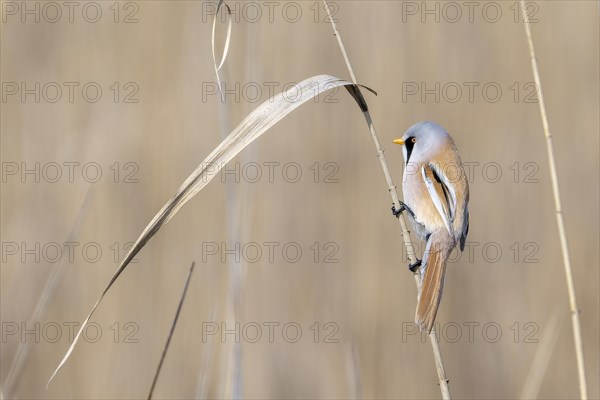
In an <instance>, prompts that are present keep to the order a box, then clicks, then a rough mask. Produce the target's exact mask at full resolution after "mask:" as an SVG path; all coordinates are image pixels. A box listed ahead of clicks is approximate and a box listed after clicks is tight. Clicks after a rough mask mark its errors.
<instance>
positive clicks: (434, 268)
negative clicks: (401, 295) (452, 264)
mask: <svg viewBox="0 0 600 400" xmlns="http://www.w3.org/2000/svg"><path fill="white" fill-rule="evenodd" d="M454 244H455V243H454V241H453V240H452V239H450V238H449V237H448V236H447V235H439V234H436V233H434V234H432V235H431V236H430V237H429V240H428V241H427V247H426V249H425V255H424V257H423V270H424V272H423V273H422V279H421V291H420V292H419V302H418V304H417V312H416V314H415V323H416V324H417V325H419V327H420V328H421V330H422V331H425V332H427V333H429V332H431V329H432V328H433V323H434V322H435V316H436V314H437V311H438V308H439V306H440V300H441V299H442V291H443V289H444V277H445V275H446V261H447V260H448V257H449V256H450V253H451V252H452V249H453V248H454Z"/></svg>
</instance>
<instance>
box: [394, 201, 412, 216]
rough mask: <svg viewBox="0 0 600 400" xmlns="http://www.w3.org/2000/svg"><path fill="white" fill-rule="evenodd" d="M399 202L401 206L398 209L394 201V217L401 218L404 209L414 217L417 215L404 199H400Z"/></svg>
mask: <svg viewBox="0 0 600 400" xmlns="http://www.w3.org/2000/svg"><path fill="white" fill-rule="evenodd" d="M399 203H400V208H398V209H396V205H395V204H394V203H392V214H394V217H396V218H400V214H402V213H403V212H404V211H408V212H409V213H410V215H412V216H413V217H414V216H415V213H413V211H412V210H411V209H410V207H409V206H407V205H406V203H404V202H403V201H399Z"/></svg>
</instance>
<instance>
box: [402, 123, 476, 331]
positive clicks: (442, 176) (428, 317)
mask: <svg viewBox="0 0 600 400" xmlns="http://www.w3.org/2000/svg"><path fill="white" fill-rule="evenodd" d="M395 143H399V144H402V145H403V149H402V150H403V154H404V159H405V161H406V165H405V168H404V175H403V181H402V188H403V193H404V203H405V204H406V206H407V207H408V209H409V210H410V212H409V213H408V218H409V221H410V222H411V224H412V226H413V228H414V231H415V233H416V234H417V236H419V237H420V238H421V239H422V240H425V241H426V242H427V245H426V250H425V254H424V255H423V260H422V266H421V288H420V291H419V297H418V304H417V310H416V315H415V322H416V323H417V324H418V325H419V326H420V327H421V329H422V330H424V331H426V332H430V331H431V329H432V328H433V324H434V322H435V317H436V314H437V310H438V308H439V305H440V300H441V297H442V292H443V288H444V278H445V274H446V262H447V260H448V257H449V256H450V253H451V252H452V249H454V247H455V246H456V244H457V243H460V248H461V250H462V249H463V248H464V243H465V240H466V236H467V233H468V227H469V211H468V207H467V205H468V202H469V186H468V183H467V178H466V175H465V172H464V169H463V167H462V162H461V160H460V157H459V155H458V150H457V149H456V146H455V144H454V141H453V140H452V138H451V137H450V135H448V133H447V132H446V131H445V130H444V129H443V128H442V127H441V126H439V125H437V124H435V123H433V122H420V123H418V124H415V125H413V126H412V127H411V128H409V129H408V131H407V132H406V133H405V134H404V136H403V137H402V139H398V140H396V141H395Z"/></svg>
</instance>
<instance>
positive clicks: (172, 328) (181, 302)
mask: <svg viewBox="0 0 600 400" xmlns="http://www.w3.org/2000/svg"><path fill="white" fill-rule="evenodd" d="M195 265H196V262H195V261H194V262H192V265H191V266H190V270H189V272H188V275H187V279H186V280H185V285H184V286H183V292H182V293H181V298H180V299H179V305H177V311H176V312H175V317H174V318H173V323H172V324H171V330H170V331H169V336H168V337H167V342H166V343H165V347H164V349H163V352H162V354H161V356H160V361H159V362H158V367H156V373H155V374H154V379H153V380H152V386H150V392H149V393H148V400H150V399H152V395H153V394H154V388H155V387H156V382H158V376H159V375H160V370H161V369H162V366H163V363H164V362H165V356H166V355H167V351H169V346H170V345H171V339H173V332H175V327H176V326H177V321H178V320H179V314H180V313H181V307H183V302H184V300H185V295H186V294H187V291H188V288H189V286H190V280H191V279H192V273H193V272H194V266H195Z"/></svg>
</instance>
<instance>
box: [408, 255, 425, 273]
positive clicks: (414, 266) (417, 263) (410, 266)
mask: <svg viewBox="0 0 600 400" xmlns="http://www.w3.org/2000/svg"><path fill="white" fill-rule="evenodd" d="M421 261H422V260H419V259H418V258H417V261H415V262H414V263H412V264H408V269H409V270H410V272H412V273H415V272H416V271H417V268H419V267H420V266H421Z"/></svg>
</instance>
